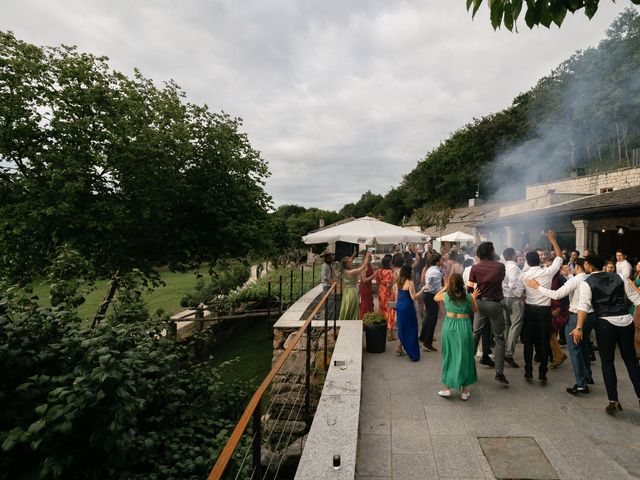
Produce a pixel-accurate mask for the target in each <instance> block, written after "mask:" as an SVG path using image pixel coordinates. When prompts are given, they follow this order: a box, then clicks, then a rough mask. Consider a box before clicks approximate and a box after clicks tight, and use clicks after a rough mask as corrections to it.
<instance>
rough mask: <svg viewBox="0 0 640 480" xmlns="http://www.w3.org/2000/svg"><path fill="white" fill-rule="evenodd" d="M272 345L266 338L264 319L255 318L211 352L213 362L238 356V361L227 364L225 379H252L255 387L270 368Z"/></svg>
mask: <svg viewBox="0 0 640 480" xmlns="http://www.w3.org/2000/svg"><path fill="white" fill-rule="evenodd" d="M272 353H273V346H272V344H271V340H270V339H269V338H267V326H266V324H265V321H264V320H257V321H255V322H253V323H252V324H251V325H249V326H247V327H246V328H244V329H242V330H241V331H238V332H237V333H236V334H235V335H233V337H231V338H230V339H229V340H227V342H226V343H224V344H223V345H220V346H219V347H218V348H217V349H216V350H215V352H214V353H213V360H214V363H215V364H220V363H222V362H225V361H227V360H232V359H234V358H236V357H239V359H240V360H239V361H238V362H237V363H234V364H233V365H231V366H229V368H228V369H227V372H226V373H225V380H226V379H229V380H231V379H234V380H246V381H252V383H254V384H255V386H256V387H257V386H258V385H259V384H260V382H261V381H262V379H263V378H264V377H265V375H266V374H267V373H268V372H269V370H271V355H272Z"/></svg>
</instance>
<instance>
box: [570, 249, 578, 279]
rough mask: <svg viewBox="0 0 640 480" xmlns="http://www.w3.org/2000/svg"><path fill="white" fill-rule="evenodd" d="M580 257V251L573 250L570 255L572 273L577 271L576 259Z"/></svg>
mask: <svg viewBox="0 0 640 480" xmlns="http://www.w3.org/2000/svg"><path fill="white" fill-rule="evenodd" d="M579 257H580V252H578V251H577V250H571V256H570V257H569V269H570V270H571V275H575V274H576V271H575V268H576V260H577V259H578V258H579Z"/></svg>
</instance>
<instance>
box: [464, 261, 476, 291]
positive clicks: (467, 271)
mask: <svg viewBox="0 0 640 480" xmlns="http://www.w3.org/2000/svg"><path fill="white" fill-rule="evenodd" d="M471 267H473V265H469V266H468V267H465V269H464V271H463V272H462V281H463V282H464V286H465V287H466V286H467V285H469V275H471ZM474 285H475V284H474Z"/></svg>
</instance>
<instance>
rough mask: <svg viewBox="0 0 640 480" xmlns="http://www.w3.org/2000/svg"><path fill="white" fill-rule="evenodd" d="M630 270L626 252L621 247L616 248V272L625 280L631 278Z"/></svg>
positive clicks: (631, 268)
mask: <svg viewBox="0 0 640 480" xmlns="http://www.w3.org/2000/svg"><path fill="white" fill-rule="evenodd" d="M632 270H633V267H632V266H631V264H630V263H629V262H628V261H627V254H626V253H624V251H623V250H621V249H618V250H616V273H617V274H618V275H620V276H621V277H622V279H623V280H625V281H626V280H629V279H630V278H631V272H632Z"/></svg>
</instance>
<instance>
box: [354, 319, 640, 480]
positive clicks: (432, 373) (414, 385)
mask: <svg viewBox="0 0 640 480" xmlns="http://www.w3.org/2000/svg"><path fill="white" fill-rule="evenodd" d="M439 323H440V322H439ZM438 335H439V332H438V333H437V336H438ZM435 345H436V346H437V347H439V345H440V344H439V342H436V343H435ZM521 354H522V345H518V352H517V355H516V360H517V361H518V363H520V364H521V365H522V357H521ZM593 366H594V378H595V381H596V385H593V386H592V387H593V388H592V392H591V393H590V394H589V395H588V396H584V397H573V396H571V395H569V394H568V393H566V391H565V388H566V387H567V386H571V385H573V383H574V381H573V374H572V369H571V364H570V362H569V360H568V359H567V361H566V362H565V363H564V364H563V365H562V366H561V367H560V368H559V369H557V370H550V371H549V374H548V377H549V382H548V384H547V385H546V386H543V385H541V384H540V383H539V382H538V381H537V380H534V381H533V382H532V383H531V384H528V383H526V382H525V380H524V378H523V374H524V372H523V369H522V367H521V368H519V369H513V368H510V367H508V366H507V367H506V370H505V375H506V376H507V378H508V379H509V381H510V382H511V384H510V385H509V386H503V385H502V384H500V383H498V382H496V381H495V380H494V379H493V377H494V374H495V372H494V370H493V369H489V368H487V367H483V366H480V365H478V377H479V381H478V383H477V384H476V385H473V386H472V387H471V398H470V399H469V400H468V401H467V402H463V401H462V400H461V399H460V398H459V394H456V396H455V398H452V399H444V398H440V397H438V396H437V393H436V392H437V391H438V390H439V389H440V388H441V385H440V368H441V357H440V353H439V352H438V353H428V352H422V358H421V360H420V361H419V362H417V363H413V362H411V361H409V360H408V359H407V357H406V356H404V357H398V356H396V355H395V342H394V343H393V344H391V343H388V344H387V351H386V353H383V354H369V353H365V354H364V357H363V368H364V371H363V377H362V401H361V408H360V424H359V442H358V457H357V478H358V479H359V480H365V479H381V478H387V479H395V480H399V479H421V478H425V479H439V478H440V479H444V478H448V479H454V478H459V479H462V478H496V477H495V475H494V470H493V469H492V467H491V466H490V464H489V462H488V460H487V458H486V457H485V455H484V453H483V449H482V447H481V444H480V442H484V441H483V440H482V437H533V439H534V440H535V442H536V443H537V445H538V446H539V447H540V448H541V449H542V451H543V452H544V455H546V457H547V459H548V461H549V462H550V464H551V466H552V467H553V468H552V471H553V470H555V472H556V473H557V476H554V475H551V476H549V475H548V469H547V475H544V473H545V469H544V465H542V463H541V461H540V458H537V459H536V460H532V458H533V457H532V456H530V455H521V456H520V457H519V460H518V461H516V462H515V463H517V464H521V466H524V467H525V470H527V471H528V472H529V475H530V476H527V477H522V476H518V477H515V478H559V479H584V478H590V479H598V480H600V479H603V480H605V479H629V478H640V409H639V408H638V400H637V399H636V398H635V395H634V393H633V390H632V388H631V385H630V382H629V379H628V377H627V374H626V370H625V369H624V365H622V363H621V361H618V362H617V364H616V367H617V371H618V377H619V379H621V381H620V382H619V383H620V385H619V386H620V402H621V403H622V406H623V407H624V409H625V410H624V412H622V413H620V414H618V415H617V416H615V417H612V416H609V415H607V414H606V413H605V411H604V407H605V406H606V404H607V397H606V393H605V391H604V384H603V382H602V374H601V371H600V362H599V361H597V362H595V363H594V364H593ZM535 376H536V377H537V372H535ZM479 438H480V440H479ZM529 442H530V441H529ZM530 443H533V442H530ZM534 445H535V444H534ZM499 451H500V450H499V449H498V452H499ZM498 456H499V457H502V456H501V455H498ZM505 458H506V457H505ZM505 458H503V465H502V466H503V467H505V466H506V467H507V468H509V465H504V463H505V462H506V461H507V460H505ZM542 462H544V457H542ZM507 463H508V462H507ZM495 466H496V464H494V467H495ZM511 466H512V467H513V465H511ZM536 472H537V473H536ZM497 473H499V471H498V472H497ZM535 475H537V476H535ZM501 478H507V477H504V476H502V477H501Z"/></svg>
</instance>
